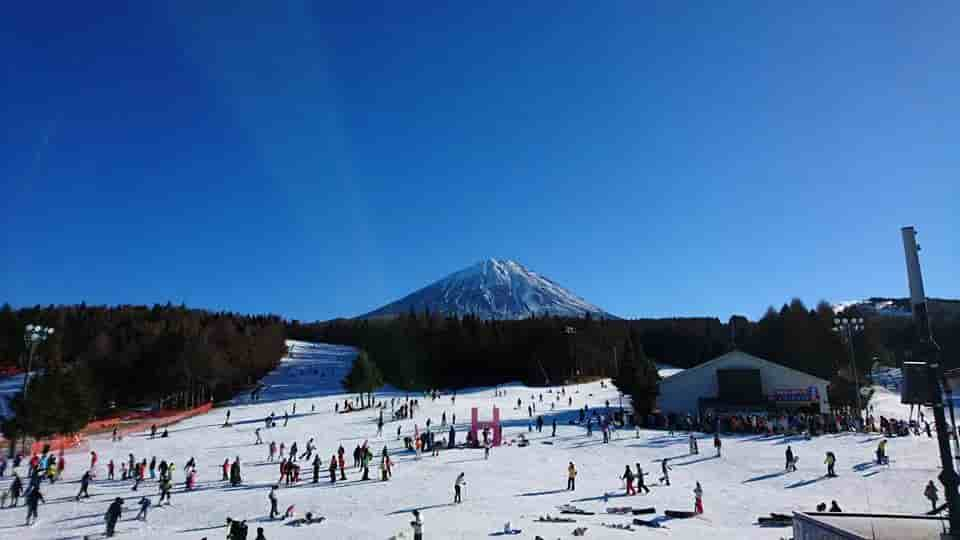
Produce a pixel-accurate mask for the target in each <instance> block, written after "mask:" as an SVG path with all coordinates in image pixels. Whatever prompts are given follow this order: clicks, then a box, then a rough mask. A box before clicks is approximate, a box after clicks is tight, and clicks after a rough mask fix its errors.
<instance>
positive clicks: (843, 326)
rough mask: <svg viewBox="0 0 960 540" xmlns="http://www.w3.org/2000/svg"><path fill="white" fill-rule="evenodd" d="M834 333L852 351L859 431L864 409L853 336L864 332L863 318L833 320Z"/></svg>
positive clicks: (837, 318)
mask: <svg viewBox="0 0 960 540" xmlns="http://www.w3.org/2000/svg"><path fill="white" fill-rule="evenodd" d="M833 331H834V332H837V333H838V334H840V338H841V339H842V340H843V341H845V342H846V343H847V348H848V349H849V350H850V367H851V368H853V382H854V384H855V385H856V390H857V423H858V424H859V425H858V426H857V430H858V431H859V430H860V429H861V428H862V427H863V425H864V424H863V416H862V413H863V408H862V407H861V406H860V375H859V374H858V373H857V357H856V354H854V350H853V336H854V335H856V334H859V333H861V332H863V318H862V317H852V318H848V317H842V318H841V317H836V318H834V319H833Z"/></svg>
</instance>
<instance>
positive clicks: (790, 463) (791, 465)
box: [784, 445, 797, 472]
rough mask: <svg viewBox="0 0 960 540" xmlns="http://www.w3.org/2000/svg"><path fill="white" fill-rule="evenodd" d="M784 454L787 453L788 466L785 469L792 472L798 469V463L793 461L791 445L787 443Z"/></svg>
mask: <svg viewBox="0 0 960 540" xmlns="http://www.w3.org/2000/svg"><path fill="white" fill-rule="evenodd" d="M784 454H785V457H786V461H787V465H786V467H784V470H785V471H786V472H790V471H795V470H797V467H796V465H794V463H793V449H792V448H790V445H787V451H786V452H784Z"/></svg>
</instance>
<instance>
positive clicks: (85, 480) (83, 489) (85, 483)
mask: <svg viewBox="0 0 960 540" xmlns="http://www.w3.org/2000/svg"><path fill="white" fill-rule="evenodd" d="M90 479H91V474H90V471H86V472H84V473H83V476H82V477H80V492H79V493H77V497H76V500H78V501H79V500H80V496H81V495H82V496H83V498H84V499H89V498H90V494H89V493H87V488H89V487H90Z"/></svg>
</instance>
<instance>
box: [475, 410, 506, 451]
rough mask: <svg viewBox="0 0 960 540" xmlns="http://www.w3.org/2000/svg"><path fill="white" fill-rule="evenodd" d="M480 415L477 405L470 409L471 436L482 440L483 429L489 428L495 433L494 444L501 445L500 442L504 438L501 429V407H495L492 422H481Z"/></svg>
mask: <svg viewBox="0 0 960 540" xmlns="http://www.w3.org/2000/svg"><path fill="white" fill-rule="evenodd" d="M479 416H480V414H479V411H478V409H477V408H476V407H474V408H473V409H471V410H470V438H471V439H473V440H474V441H481V442H482V441H483V439H482V433H483V431H484V430H489V432H490V433H492V434H493V442H492V444H493V446H500V442H501V441H502V440H503V437H502V435H503V432H502V431H501V429H500V409H499V408H498V407H494V408H493V420H491V421H490V422H481V421H480V420H479ZM478 435H479V436H478Z"/></svg>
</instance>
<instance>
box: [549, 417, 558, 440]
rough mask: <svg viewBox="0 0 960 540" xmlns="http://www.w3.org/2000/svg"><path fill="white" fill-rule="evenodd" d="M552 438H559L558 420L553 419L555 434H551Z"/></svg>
mask: <svg viewBox="0 0 960 540" xmlns="http://www.w3.org/2000/svg"><path fill="white" fill-rule="evenodd" d="M550 436H551V437H556V436H557V419H556V418H554V419H553V433H551V434H550Z"/></svg>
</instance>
